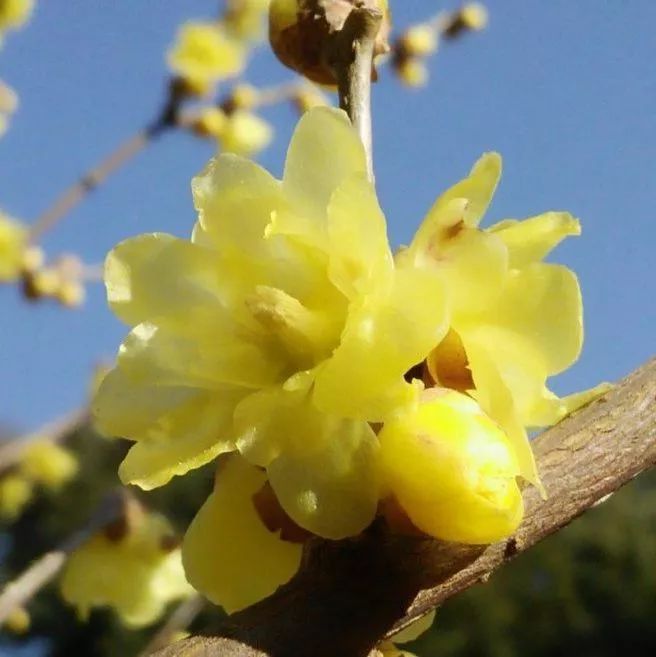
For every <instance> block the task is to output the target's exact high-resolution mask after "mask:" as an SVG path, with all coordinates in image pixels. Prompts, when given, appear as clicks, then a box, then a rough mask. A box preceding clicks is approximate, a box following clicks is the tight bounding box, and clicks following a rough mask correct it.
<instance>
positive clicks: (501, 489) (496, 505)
mask: <svg viewBox="0 0 656 657" xmlns="http://www.w3.org/2000/svg"><path fill="white" fill-rule="evenodd" d="M378 437H379V440H380V444H381V454H382V463H383V466H382V467H383V477H384V479H385V481H386V483H387V485H388V487H389V490H390V492H391V494H393V495H394V496H395V497H396V499H397V500H398V502H399V504H400V505H401V507H402V508H403V509H404V511H405V512H406V513H407V514H408V517H409V518H410V520H411V521H412V522H413V524H414V525H415V526H416V527H418V528H419V529H421V530H422V531H424V532H425V533H427V534H429V535H431V536H434V537H435V538H439V539H442V540H447V541H457V542H461V543H471V544H485V543H492V542H494V541H498V540H501V539H502V538H505V537H507V536H509V535H510V534H511V533H512V532H513V531H514V530H515V529H516V528H517V526H518V525H519V523H520V521H521V519H522V515H523V502H522V496H521V493H520V490H519V487H518V485H517V482H516V479H515V478H516V477H517V476H518V475H519V464H518V460H517V456H516V454H515V451H514V449H513V447H512V445H511V444H510V441H509V439H508V437H507V436H506V435H505V434H504V433H503V431H501V429H500V428H499V427H498V426H497V425H496V424H495V423H494V422H493V421H492V420H491V419H490V418H489V417H487V416H486V415H485V414H484V413H483V411H482V410H481V409H480V407H479V406H478V404H477V403H476V402H475V401H474V400H473V399H471V398H470V397H467V396H466V395H463V394H460V393H458V392H455V391H452V390H446V389H444V388H433V389H430V390H427V391H425V392H424V397H423V399H422V401H421V403H420V405H419V408H418V409H417V410H416V411H414V412H411V413H407V414H406V415H404V416H400V417H399V418H397V419H395V420H392V421H391V422H388V423H386V424H385V426H384V427H383V429H382V430H381V432H380V434H379V436H378Z"/></svg>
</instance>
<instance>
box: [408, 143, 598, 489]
mask: <svg viewBox="0 0 656 657" xmlns="http://www.w3.org/2000/svg"><path fill="white" fill-rule="evenodd" d="M500 175H501V158H500V156H499V155H498V154H496V153H488V154H486V155H484V156H483V157H482V158H481V159H480V160H479V161H478V162H477V163H476V165H475V166H474V168H473V169H472V171H471V173H470V175H469V176H468V177H467V178H465V179H464V180H462V181H460V182H459V183H458V184H456V185H454V186H453V187H451V189H449V190H448V191H447V192H445V193H444V194H443V195H442V196H440V197H439V198H438V199H437V201H436V202H435V204H434V205H433V207H432V208H431V210H430V211H429V213H428V215H427V216H426V218H425V219H424V222H423V223H422V225H421V226H420V227H419V230H418V231H417V233H416V235H415V237H414V239H413V240H412V242H411V244H410V246H409V247H407V248H405V249H403V250H402V251H400V252H399V253H398V254H397V256H396V260H397V264H398V266H399V267H402V268H405V267H409V268H411V269H422V270H432V271H439V272H441V274H442V276H443V277H444V280H445V285H446V288H447V290H448V294H449V308H450V315H451V327H450V330H449V332H448V334H447V335H446V337H445V338H444V340H443V341H442V342H441V343H440V344H439V345H436V347H435V349H434V350H433V351H432V352H431V354H430V355H429V356H428V358H427V370H428V372H427V376H428V379H429V380H430V381H429V383H431V384H437V385H441V386H445V387H450V388H454V389H456V390H461V391H464V392H468V393H469V394H471V395H472V396H473V397H474V398H475V399H477V400H478V402H479V403H480V404H481V406H482V408H483V410H484V411H485V412H486V413H487V414H488V415H490V417H492V418H493V419H494V420H495V421H496V422H498V423H499V424H500V426H501V427H502V428H503V429H504V431H505V432H506V433H507V434H508V435H509V436H510V438H511V440H512V441H513V444H514V446H515V449H516V450H517V454H518V457H519V463H520V472H521V475H522V476H523V477H524V478H525V479H527V480H528V481H530V482H532V483H533V484H536V485H538V486H539V485H540V480H539V477H538V473H537V469H536V467H535V461H534V458H533V453H532V450H531V447H530V444H529V442H528V439H527V434H526V429H527V427H539V426H546V425H550V424H553V423H555V422H557V421H558V420H559V419H560V418H562V417H563V416H564V415H566V414H568V413H569V412H571V411H572V410H574V409H575V408H577V407H578V406H580V405H582V404H584V403H586V402H588V401H590V399H592V398H593V397H595V396H596V395H598V394H599V393H600V392H602V391H603V390H605V389H606V388H607V386H605V385H602V386H600V387H597V388H594V389H592V390H590V391H586V392H584V393H579V394H576V395H571V396H570V397H565V398H563V399H559V398H558V397H556V395H554V394H553V393H552V392H551V391H550V390H549V389H548V388H547V387H546V380H547V378H548V377H549V376H552V375H554V374H558V373H559V372H562V371H563V370H565V369H566V368H568V367H569V366H570V365H571V364H572V363H574V361H576V359H577V358H578V356H579V353H580V350H581V345H582V341H583V321H582V304H581V294H580V290H579V285H578V281H577V278H576V275H575V274H574V273H573V272H572V271H570V270H569V269H568V268H567V267H564V266H562V265H556V264H550V263H544V262H542V259H543V258H544V257H545V256H546V255H547V254H548V253H549V252H550V251H551V250H552V249H553V248H554V247H555V246H556V245H557V244H558V243H559V242H560V241H561V240H563V239H564V238H565V237H567V236H569V235H578V234H579V233H580V226H579V222H578V221H577V220H576V219H575V218H574V217H572V216H571V215H570V214H568V213H566V212H547V213H545V214H542V215H538V216H535V217H531V218H529V219H525V220H523V221H516V220H506V221H502V222H500V223H498V224H496V225H494V226H492V227H491V228H489V229H481V228H479V222H480V221H481V218H482V217H483V215H484V213H485V211H486V209H487V207H488V205H489V204H490V201H491V200H492V197H493V195H494V191H495V189H496V186H497V183H498V181H499V178H500Z"/></svg>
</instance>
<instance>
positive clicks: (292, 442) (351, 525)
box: [235, 386, 378, 539]
mask: <svg viewBox="0 0 656 657" xmlns="http://www.w3.org/2000/svg"><path fill="white" fill-rule="evenodd" d="M235 429H236V434H237V438H236V444H237V446H238V448H239V450H240V452H241V453H242V454H243V455H244V456H245V457H246V458H247V459H248V460H249V461H251V462H253V463H256V464H258V465H262V466H266V467H267V470H268V474H269V480H270V483H271V486H272V487H273V490H274V491H275V493H276V495H277V497H278V500H279V501H280V504H281V505H282V507H283V509H284V510H285V511H286V513H287V514H288V515H289V516H290V517H291V518H292V520H294V522H296V523H297V524H298V525H300V526H301V527H303V528H304V529H307V530H309V531H311V532H313V533H315V534H318V535H320V536H324V537H326V538H335V539H337V538H343V537H345V536H352V535H354V534H357V533H359V532H360V531H362V530H363V529H364V528H365V527H366V526H367V525H368V524H369V523H370V522H371V521H372V520H373V517H374V514H375V511H376V506H377V504H378V472H377V443H376V438H375V435H374V433H373V431H372V429H371V428H370V427H369V425H368V424H367V423H366V422H361V421H351V420H345V419H342V418H340V417H337V416H330V415H325V414H323V413H321V412H320V411H318V410H317V409H316V408H315V407H314V405H313V404H312V400H311V396H310V395H309V390H308V389H307V386H306V387H301V388H299V389H297V390H293V391H288V390H285V389H283V388H272V389H269V390H264V391H262V392H259V393H255V394H253V395H251V396H250V397H248V398H246V399H245V400H244V401H243V402H242V403H241V404H240V405H239V406H238V408H237V410H236V412H235Z"/></svg>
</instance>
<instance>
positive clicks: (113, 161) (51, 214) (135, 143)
mask: <svg viewBox="0 0 656 657" xmlns="http://www.w3.org/2000/svg"><path fill="white" fill-rule="evenodd" d="M171 127H172V125H171V124H170V123H168V122H165V121H156V122H155V123H153V124H151V125H149V126H147V127H145V128H143V129H142V130H140V131H139V132H137V133H136V134H135V135H133V136H132V137H130V138H129V139H127V140H126V141H124V142H123V143H122V144H121V145H120V146H119V147H118V148H116V149H115V150H114V151H112V152H111V153H110V154H109V155H108V156H107V157H105V158H104V159H103V160H102V161H101V162H100V163H99V164H98V165H97V166H95V167H93V168H92V169H90V170H89V171H88V172H87V173H85V174H84V175H83V176H82V177H81V178H80V179H79V180H78V181H77V182H76V183H74V184H73V185H71V186H70V187H69V188H68V189H67V190H66V191H65V192H64V193H63V194H62V195H61V196H59V197H58V198H57V200H56V201H55V202H54V203H53V204H52V205H51V206H50V207H49V208H47V209H46V210H45V211H44V212H42V213H41V215H39V217H37V219H36V221H35V222H34V224H33V225H32V227H31V229H30V239H31V240H32V242H36V241H38V240H39V239H40V238H41V237H42V236H43V234H44V233H45V232H46V231H48V230H50V229H51V228H52V227H53V226H55V225H56V224H57V223H58V222H59V221H61V219H63V218H64V216H66V214H68V213H69V212H70V211H71V210H72V209H73V208H74V207H75V206H76V205H77V204H78V203H80V201H82V200H83V199H84V198H85V197H86V196H87V195H88V194H89V193H90V192H92V191H93V190H94V189H96V188H97V187H98V186H99V185H101V184H102V183H103V182H104V181H105V180H106V179H107V178H108V177H109V176H110V175H111V174H112V173H114V171H116V170H117V169H120V168H121V167H122V166H123V165H124V164H125V163H126V162H128V161H129V160H131V159H132V158H133V157H134V156H135V155H137V153H139V152H141V151H142V150H143V149H144V148H145V147H146V146H147V145H148V144H150V143H152V142H153V141H154V140H155V139H157V137H160V136H161V135H162V134H163V133H164V132H165V131H166V130H167V129H169V128H171Z"/></svg>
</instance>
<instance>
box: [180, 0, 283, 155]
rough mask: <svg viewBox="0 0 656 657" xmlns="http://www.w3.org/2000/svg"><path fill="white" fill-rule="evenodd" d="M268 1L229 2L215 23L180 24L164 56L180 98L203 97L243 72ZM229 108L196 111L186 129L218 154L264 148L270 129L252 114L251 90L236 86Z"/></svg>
mask: <svg viewBox="0 0 656 657" xmlns="http://www.w3.org/2000/svg"><path fill="white" fill-rule="evenodd" d="M268 8H269V0H230V1H229V2H227V3H226V7H225V11H224V13H223V15H222V17H221V18H220V19H219V20H216V21H207V22H202V21H192V22H188V23H185V24H184V25H183V26H182V27H181V29H180V31H179V33H178V36H177V39H176V42H175V43H174V45H173V47H172V48H171V50H170V51H169V53H168V64H169V68H170V69H171V71H172V73H173V74H174V75H176V76H177V77H176V82H175V84H174V89H177V93H180V94H181V95H182V96H183V97H189V98H193V97H209V96H211V95H212V94H213V93H214V92H215V91H216V87H217V84H218V83H220V82H222V81H225V80H227V79H229V78H233V77H235V76H237V75H239V74H240V73H242V71H243V70H244V68H245V67H246V62H247V59H248V55H249V52H250V49H251V47H252V46H253V45H254V44H255V43H257V41H259V40H260V39H261V38H262V37H263V35H264V24H265V18H266V15H267V12H268ZM230 100H231V101H234V102H230V103H224V104H223V106H222V107H218V106H216V105H213V106H209V107H204V108H201V109H200V111H199V112H197V117H196V118H195V119H194V120H193V122H192V123H191V124H190V125H189V127H190V128H191V130H192V131H193V132H194V133H195V134H197V135H199V136H201V137H214V138H215V139H217V140H218V143H219V146H220V148H221V150H223V151H225V152H232V153H238V154H242V155H253V154H255V153H257V152H259V151H260V150H262V149H263V148H265V147H266V146H268V144H269V143H270V141H271V139H272V136H273V129H272V127H271V126H270V125H269V124H268V123H267V122H266V121H265V120H264V119H262V118H261V117H260V116H258V115H257V114H255V112H254V109H255V107H256V105H257V89H255V88H254V87H251V86H249V85H244V84H242V85H237V86H236V87H235V89H234V90H233V92H232V93H231V95H230Z"/></svg>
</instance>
